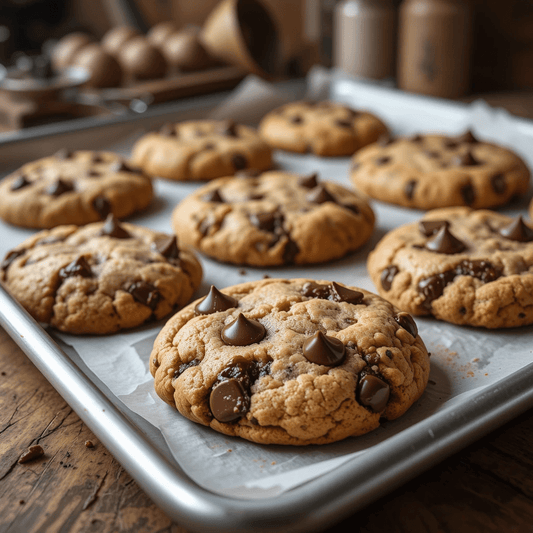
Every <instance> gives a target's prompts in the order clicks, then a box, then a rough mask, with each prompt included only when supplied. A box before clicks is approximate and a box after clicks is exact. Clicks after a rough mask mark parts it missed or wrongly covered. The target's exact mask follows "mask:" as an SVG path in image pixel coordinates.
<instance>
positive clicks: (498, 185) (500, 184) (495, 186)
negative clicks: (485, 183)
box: [490, 174, 507, 194]
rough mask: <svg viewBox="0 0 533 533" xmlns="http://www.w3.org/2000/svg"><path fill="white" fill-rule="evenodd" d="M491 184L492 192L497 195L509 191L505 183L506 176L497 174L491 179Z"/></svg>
mask: <svg viewBox="0 0 533 533" xmlns="http://www.w3.org/2000/svg"><path fill="white" fill-rule="evenodd" d="M490 184H491V186H492V190H493V191H494V192H495V193H496V194H504V193H505V191H506V190H507V183H506V182H505V176H504V175H503V174H496V175H494V176H492V177H491V178H490Z"/></svg>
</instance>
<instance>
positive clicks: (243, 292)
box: [150, 279, 429, 445]
mask: <svg viewBox="0 0 533 533" xmlns="http://www.w3.org/2000/svg"><path fill="white" fill-rule="evenodd" d="M206 301H207V303H206ZM228 331H230V333H231V335H230V342H229V343H228V340H227V339H226V337H227V333H228ZM235 337H237V338H239V339H240V341H242V342H241V343H240V344H238V345H236V344H234V343H232V341H231V339H235ZM150 370H151V372H152V374H153V375H154V378H155V388H156V391H157V393H158V395H159V396H160V397H161V398H162V399H163V400H164V401H165V402H167V403H168V404H170V405H171V406H174V407H176V408H177V410H178V411H179V412H180V413H181V414H182V415H184V416H186V417H187V418H189V419H190V420H192V421H194V422H196V423H199V424H203V425H205V426H210V427H211V428H212V429H214V430H216V431H219V432H221V433H224V434H227V435H232V436H239V437H242V438H244V439H248V440H251V441H254V442H259V443H263V444H290V445H307V444H326V443H330V442H335V441H338V440H341V439H344V438H346V437H348V436H356V435H362V434H364V433H367V432H369V431H372V430H373V429H375V428H376V427H378V426H379V420H380V418H381V417H383V418H385V419H388V420H392V419H394V418H397V417H399V416H400V415H402V414H403V413H404V412H405V411H406V410H407V409H408V408H409V407H410V406H411V405H412V404H413V403H414V402H415V401H416V400H417V399H418V398H419V397H420V395H421V394H422V392H423V391H424V389H425V386H426V384H427V380H428V374H429V358H428V353H427V350H426V348H425V346H424V343H423V342H422V340H421V338H420V336H418V330H417V328H416V324H415V322H414V320H413V319H412V317H411V316H410V315H408V314H407V313H402V312H400V311H399V310H398V309H396V308H395V307H394V306H392V305H391V304H390V303H388V302H387V301H385V300H383V299H382V298H380V297H379V296H377V295H375V294H372V293H370V292H368V291H364V290H362V289H357V288H354V287H345V286H342V285H340V284H337V283H334V282H330V281H314V280H308V279H293V280H274V279H272V280H270V279H269V280H262V281H255V282H249V283H243V284H241V285H235V286H233V287H228V288H227V289H224V290H223V291H220V292H219V291H217V290H216V289H214V288H212V289H211V292H210V293H209V295H208V296H207V297H206V298H205V299H203V300H198V301H196V302H194V303H192V304H190V305H188V306H187V307H185V308H184V309H182V310H181V311H180V312H178V313H177V314H176V315H174V316H173V317H172V318H171V319H170V320H169V321H168V322H167V324H166V325H165V327H164V328H163V329H162V331H161V332H160V334H159V335H158V337H157V339H156V341H155V343H154V348H153V351H152V354H151V357H150Z"/></svg>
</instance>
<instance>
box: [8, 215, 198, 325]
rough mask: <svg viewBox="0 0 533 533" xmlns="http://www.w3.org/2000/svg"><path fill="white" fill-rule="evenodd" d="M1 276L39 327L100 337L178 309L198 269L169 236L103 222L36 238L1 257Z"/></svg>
mask: <svg viewBox="0 0 533 533" xmlns="http://www.w3.org/2000/svg"><path fill="white" fill-rule="evenodd" d="M0 277H1V279H2V281H4V283H5V284H6V286H7V288H8V289H9V291H10V292H11V293H12V294H13V296H14V297H15V298H17V300H19V302H20V303H21V304H22V305H23V306H24V307H25V308H26V310H27V311H28V312H29V313H30V314H31V315H32V316H33V317H34V318H35V319H36V320H38V321H39V322H43V323H46V324H50V325H51V326H53V327H55V328H57V329H59V330H61V331H65V332H68V333H75V334H107V333H113V332H115V331H118V330H120V329H125V328H132V327H136V326H139V325H141V324H143V323H144V322H146V321H148V320H151V319H160V318H162V317H164V316H166V315H167V314H169V313H170V312H171V311H172V310H173V309H175V308H176V307H178V308H179V307H182V306H183V305H185V304H186V303H187V302H188V301H189V299H190V298H191V296H192V294H193V293H194V291H195V290H196V288H197V287H198V286H199V285H200V281H201V278H202V268H201V265H200V263H199V262H198V260H197V259H196V258H195V256H194V255H193V253H192V252H190V251H189V250H187V249H180V248H178V247H177V244H176V240H175V238H174V237H172V236H169V235H165V234H163V233H158V232H155V231H152V230H149V229H147V228H142V227H139V226H134V225H132V224H125V223H124V224H119V223H118V221H117V220H116V219H114V218H113V217H109V218H108V219H107V221H106V222H105V223H103V222H97V223H94V224H89V225H87V226H84V227H81V228H79V227H77V226H72V225H69V226H58V227H57V228H54V229H52V230H45V231H42V232H40V233H37V234H36V235H34V236H32V237H30V238H29V239H27V240H25V241H24V242H22V243H21V244H20V245H19V246H17V247H16V248H15V249H13V250H11V251H10V252H9V253H8V254H7V255H6V257H5V258H4V260H3V262H2V264H1V267H0Z"/></svg>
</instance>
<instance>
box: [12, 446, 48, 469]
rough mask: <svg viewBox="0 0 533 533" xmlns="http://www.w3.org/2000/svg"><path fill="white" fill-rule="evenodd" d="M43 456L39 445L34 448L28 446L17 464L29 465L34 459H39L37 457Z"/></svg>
mask: <svg viewBox="0 0 533 533" xmlns="http://www.w3.org/2000/svg"><path fill="white" fill-rule="evenodd" d="M43 455H44V450H43V447H42V446H41V445H40V444H36V445H35V446H30V447H29V448H28V449H27V450H26V451H25V452H24V453H23V454H22V455H21V456H20V457H19V460H18V462H19V463H20V464H24V463H29V462H30V461H34V460H35V459H39V457H42V456H43Z"/></svg>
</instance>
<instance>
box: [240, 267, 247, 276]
mask: <svg viewBox="0 0 533 533" xmlns="http://www.w3.org/2000/svg"><path fill="white" fill-rule="evenodd" d="M239 274H240V275H241V276H246V274H247V272H246V270H244V268H241V269H240V270H239Z"/></svg>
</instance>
